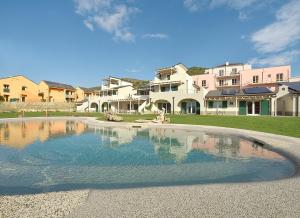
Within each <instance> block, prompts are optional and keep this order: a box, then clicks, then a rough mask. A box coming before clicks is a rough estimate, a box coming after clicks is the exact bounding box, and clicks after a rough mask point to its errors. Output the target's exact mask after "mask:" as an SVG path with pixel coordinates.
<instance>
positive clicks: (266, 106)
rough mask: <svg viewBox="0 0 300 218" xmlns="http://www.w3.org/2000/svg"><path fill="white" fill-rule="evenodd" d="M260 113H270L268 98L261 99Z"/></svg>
mask: <svg viewBox="0 0 300 218" xmlns="http://www.w3.org/2000/svg"><path fill="white" fill-rule="evenodd" d="M260 115H270V101H269V100H262V101H261V104H260Z"/></svg>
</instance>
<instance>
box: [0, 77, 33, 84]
mask: <svg viewBox="0 0 300 218" xmlns="http://www.w3.org/2000/svg"><path fill="white" fill-rule="evenodd" d="M14 77H24V78H25V79H27V80H29V81H31V82H33V83H34V84H37V83H36V82H34V81H33V80H31V79H29V78H28V77H27V76H24V75H15V76H6V77H1V78H0V80H1V79H9V78H14Z"/></svg>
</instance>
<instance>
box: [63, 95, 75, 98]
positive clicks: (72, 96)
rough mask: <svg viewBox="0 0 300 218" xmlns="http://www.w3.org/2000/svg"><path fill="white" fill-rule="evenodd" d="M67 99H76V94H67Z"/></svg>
mask: <svg viewBox="0 0 300 218" xmlns="http://www.w3.org/2000/svg"><path fill="white" fill-rule="evenodd" d="M65 98H75V95H74V94H65Z"/></svg>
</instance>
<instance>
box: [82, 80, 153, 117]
mask: <svg viewBox="0 0 300 218" xmlns="http://www.w3.org/2000/svg"><path fill="white" fill-rule="evenodd" d="M99 93H100V95H99V96H98V95H95V96H90V97H89V98H88V99H87V100H86V101H85V102H84V103H82V104H80V105H78V107H77V111H100V112H106V111H108V110H112V111H115V112H117V113H135V112H141V111H142V110H143V109H144V107H145V105H146V103H147V102H146V101H147V100H148V98H149V88H148V92H147V90H145V89H143V90H140V89H135V88H134V87H133V84H132V83H131V82H128V81H124V80H122V79H120V78H116V77H111V76H110V77H108V78H106V79H104V83H103V84H102V86H101V90H100V92H99Z"/></svg>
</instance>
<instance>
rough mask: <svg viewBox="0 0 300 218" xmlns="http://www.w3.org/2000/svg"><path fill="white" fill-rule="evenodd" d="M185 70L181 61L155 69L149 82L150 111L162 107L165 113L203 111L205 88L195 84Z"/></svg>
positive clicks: (196, 112)
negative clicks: (153, 75)
mask: <svg viewBox="0 0 300 218" xmlns="http://www.w3.org/2000/svg"><path fill="white" fill-rule="evenodd" d="M187 72H188V68H187V67H186V66H185V65H183V64H181V63H180V64H176V65H174V66H172V67H165V68H161V69H158V70H157V71H156V74H155V77H154V79H153V80H152V81H151V83H150V87H151V90H150V93H149V98H150V102H151V104H152V109H151V110H152V111H154V112H155V111H158V110H162V108H164V109H165V110H166V112H167V113H183V114H200V113H201V111H203V109H204V96H205V94H206V92H207V90H206V89H203V88H201V87H199V86H198V85H197V84H195V83H194V80H193V77H192V76H190V75H189V74H188V73H187Z"/></svg>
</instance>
